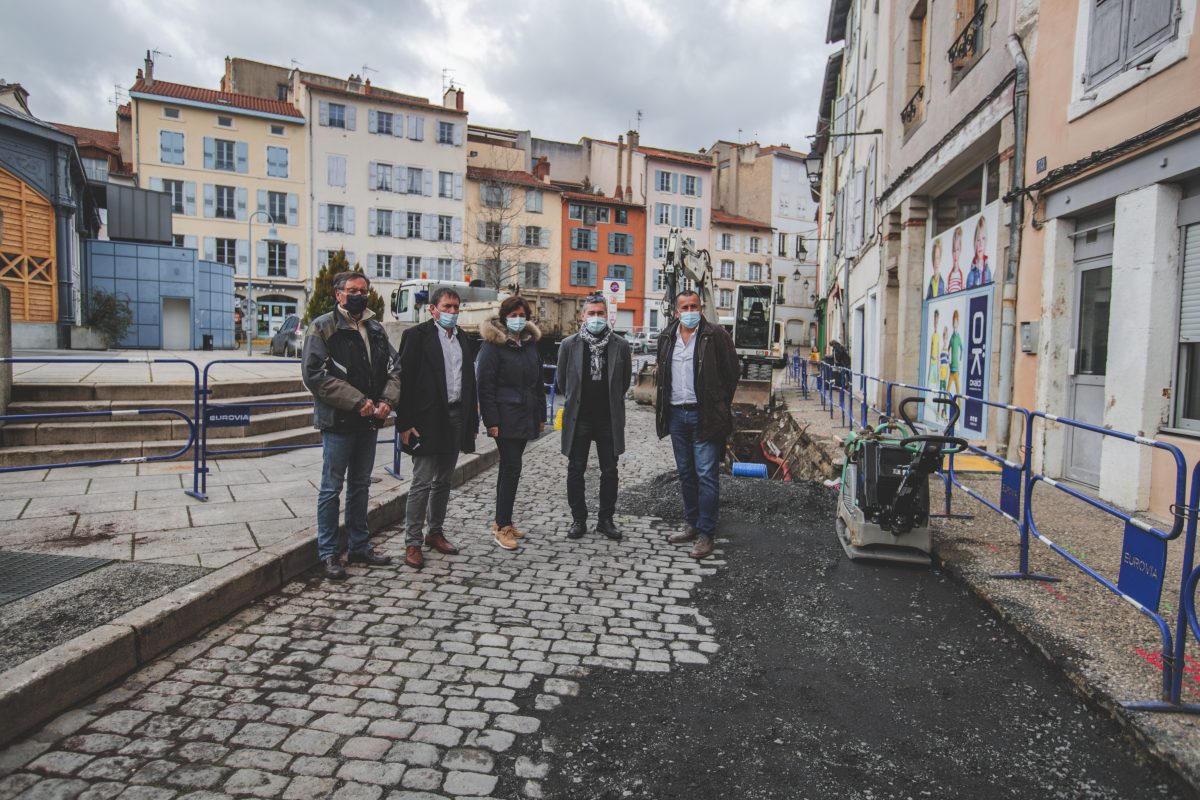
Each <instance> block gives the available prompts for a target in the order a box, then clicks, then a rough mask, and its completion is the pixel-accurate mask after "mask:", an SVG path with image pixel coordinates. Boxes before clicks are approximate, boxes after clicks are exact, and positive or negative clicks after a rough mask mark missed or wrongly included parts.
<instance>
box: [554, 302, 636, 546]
mask: <svg viewBox="0 0 1200 800" xmlns="http://www.w3.org/2000/svg"><path fill="white" fill-rule="evenodd" d="M580 323H581V324H580V328H579V333H576V334H573V335H571V336H568V337H567V338H566V339H563V341H562V344H561V345H559V348H558V372H557V374H556V375H555V378H554V382H555V388H556V391H557V392H558V393H559V394H561V395H562V396H563V398H564V399H563V415H562V452H563V455H565V456H566V457H567V503H568V504H569V505H570V506H571V517H572V520H573V521H572V523H571V528H570V530H569V531H568V532H567V538H569V539H578V538H580V537H581V536H583V535H584V533H586V532H587V517H588V509H587V501H586V500H585V499H584V485H583V472H584V470H585V469H586V468H587V461H588V453H589V452H590V451H591V449H592V442H595V443H596V458H597V459H598V460H599V461H600V512H599V514H598V515H597V523H596V532H597V533H599V534H602V535H604V536H607V537H608V538H609V539H614V540H619V539H620V538H621V531H620V529H618V528H617V526H616V523H615V522H614V521H613V514H614V513H615V512H616V507H617V458H618V457H619V456H620V455H621V453H623V452H625V393H626V392H627V391H629V382H630V380H631V379H632V377H633V359H632V358H631V356H630V350H629V343H628V342H627V341H625V337H624V336H621V335H619V334H616V333H614V332H613V331H612V329H611V328H610V327H609V325H608V306H607V305H606V304H605V302H604V296H603V295H589V296H588V297H587V299H586V300H584V303H583V311H582V312H581V313H580Z"/></svg>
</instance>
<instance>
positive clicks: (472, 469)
mask: <svg viewBox="0 0 1200 800" xmlns="http://www.w3.org/2000/svg"><path fill="white" fill-rule="evenodd" d="M498 459H499V451H497V450H496V449H495V448H494V447H493V448H492V449H491V450H488V451H486V452H482V453H473V454H470V455H467V456H463V457H462V458H460V460H459V464H458V468H457V469H456V470H455V472H454V478H453V481H452V484H451V485H453V486H456V487H457V486H460V485H462V484H463V483H464V482H466V481H467V480H470V479H471V478H473V477H475V476H476V475H478V474H480V473H481V472H483V471H484V470H486V469H488V468H489V467H491V466H492V465H493V464H495V463H496V461H497V460H498ZM407 498H408V490H407V489H400V488H396V489H394V490H392V491H390V492H385V493H383V494H382V495H380V496H378V497H377V498H372V504H371V509H370V512H369V514H368V521H369V524H370V526H371V528H373V529H378V528H382V527H386V526H388V525H391V524H392V523H395V522H396V521H398V520H400V519H401V518H403V515H404V509H405V501H406V500H407ZM315 533H316V526H315V525H314V526H313V527H311V528H307V529H305V530H303V531H300V532H299V533H296V534H293V535H291V536H289V537H287V538H285V539H282V540H280V541H278V542H275V543H273V544H271V545H268V546H267V547H264V548H262V549H261V550H259V551H258V552H257V553H253V554H251V555H248V556H246V557H245V558H241V559H238V560H237V561H234V562H233V563H231V564H228V565H226V566H224V567H221V568H220V569H216V570H213V571H212V572H210V573H208V574H207V575H205V576H203V577H201V578H199V579H197V580H195V581H192V582H191V583H189V584H187V585H186V586H182V587H180V588H178V589H176V590H175V591H173V592H170V593H169V594H166V595H163V596H162V597H159V598H156V599H154V600H151V601H150V602H149V603H146V604H144V605H142V606H139V607H138V608H135V609H134V610H132V611H129V612H127V613H125V614H123V615H121V616H120V617H117V618H116V619H113V620H110V621H109V622H107V623H105V624H104V625H101V626H99V627H97V628H95V629H94V630H91V631H88V632H87V633H84V634H81V635H80V636H76V637H75V638H74V639H71V640H70V641H67V642H64V643H63V644H61V645H59V646H57V647H54V648H52V649H50V650H47V651H46V652H44V653H41V654H39V655H37V656H34V657H33V658H31V659H29V660H28V661H26V662H24V663H22V664H19V665H17V666H15V667H13V668H11V669H9V670H7V671H5V672H3V673H0V720H3V725H0V746H2V745H5V744H7V743H9V742H11V741H12V740H14V739H16V738H17V737H18V736H20V735H21V734H23V733H26V732H28V731H29V730H31V729H32V728H34V727H36V726H37V725H39V724H41V723H43V722H46V721H47V720H49V719H51V718H53V717H54V716H56V715H57V714H59V713H61V712H63V711H65V710H67V709H68V708H70V707H71V706H73V705H75V704H76V703H78V702H80V701H82V700H84V699H86V698H88V697H90V696H91V695H93V694H96V693H97V692H99V691H100V690H102V689H104V688H105V687H107V686H109V685H110V684H112V683H114V682H115V681H117V680H119V679H121V678H123V677H125V676H126V675H128V674H129V673H131V672H133V671H134V670H136V669H137V668H138V667H141V666H144V665H145V664H147V663H149V662H150V661H151V660H152V659H153V658H154V657H155V656H157V655H159V654H161V653H163V652H164V651H166V650H168V649H169V648H171V647H173V646H174V645H176V644H178V643H179V642H181V641H183V640H184V639H186V638H188V637H189V636H192V635H193V634H195V633H196V632H197V631H200V630H202V629H203V628H205V627H207V626H209V625H212V624H213V623H214V622H218V621H219V620H221V619H224V618H225V617H228V616H230V615H231V614H234V613H236V612H237V611H240V610H241V609H242V608H244V607H245V606H247V605H249V604H250V603H251V602H253V601H254V600H256V599H258V598H259V597H262V596H263V595H265V594H267V593H269V592H272V591H275V590H276V589H278V588H280V587H281V586H283V585H284V584H285V583H287V582H288V581H290V580H292V579H293V578H295V577H296V576H297V575H299V574H300V573H302V572H304V571H305V570H308V569H311V568H312V567H315V566H316V565H317V548H316V539H315Z"/></svg>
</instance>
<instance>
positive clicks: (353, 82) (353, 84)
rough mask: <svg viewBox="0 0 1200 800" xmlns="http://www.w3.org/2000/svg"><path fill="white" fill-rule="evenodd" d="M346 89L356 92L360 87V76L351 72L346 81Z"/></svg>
mask: <svg viewBox="0 0 1200 800" xmlns="http://www.w3.org/2000/svg"><path fill="white" fill-rule="evenodd" d="M346 89H347V91H351V92H358V91H359V90H360V89H362V77H360V76H358V75H355V74H353V73H351V75H350V77H349V79H347V81H346Z"/></svg>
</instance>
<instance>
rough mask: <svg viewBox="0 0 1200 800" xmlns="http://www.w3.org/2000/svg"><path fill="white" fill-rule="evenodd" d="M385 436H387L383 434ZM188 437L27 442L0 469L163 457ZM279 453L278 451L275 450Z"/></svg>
mask: <svg viewBox="0 0 1200 800" xmlns="http://www.w3.org/2000/svg"><path fill="white" fill-rule="evenodd" d="M380 438H384V437H382V436H381V437H380ZM184 441H185V440H178V441H149V442H103V443H92V444H74V445H53V446H49V447H47V446H45V445H25V446H20V447H7V448H4V449H2V450H0V468H3V467H26V466H34V465H39V464H68V463H77V462H80V461H98V460H101V459H110V458H143V457H148V456H162V455H168V454H170V453H173V452H175V451H176V450H179V449H180V448H181V447H183V445H184ZM320 441H321V432H320V431H318V430H316V429H314V428H312V427H308V428H304V429H301V428H291V429H288V430H283V431H277V432H274V433H265V434H261V435H257V436H247V437H243V438H240V439H237V440H236V441H234V440H222V441H220V442H217V443H214V444H212V445H210V448H209V449H210V450H216V449H225V448H227V447H228V448H230V449H235V448H243V447H285V446H288V445H295V446H297V447H298V446H302V445H308V444H319V443H320ZM276 452H278V451H276ZM260 455H264V453H259V452H251V453H243V454H237V455H232V456H222V458H254V457H257V456H260ZM191 459H192V451H191V450H188V451H187V452H186V453H184V454H183V455H180V456H178V457H177V459H175V460H176V462H177V463H179V464H180V465H181V466H183V465H186V464H190V462H191Z"/></svg>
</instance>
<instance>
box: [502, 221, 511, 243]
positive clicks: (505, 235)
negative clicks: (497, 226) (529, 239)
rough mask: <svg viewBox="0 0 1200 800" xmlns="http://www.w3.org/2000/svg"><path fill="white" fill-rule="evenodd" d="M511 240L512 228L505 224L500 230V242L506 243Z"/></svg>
mask: <svg viewBox="0 0 1200 800" xmlns="http://www.w3.org/2000/svg"><path fill="white" fill-rule="evenodd" d="M510 241H512V229H511V228H509V226H507V225H505V226H504V227H503V228H502V229H501V231H500V243H501V244H508V243H509V242H510Z"/></svg>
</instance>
